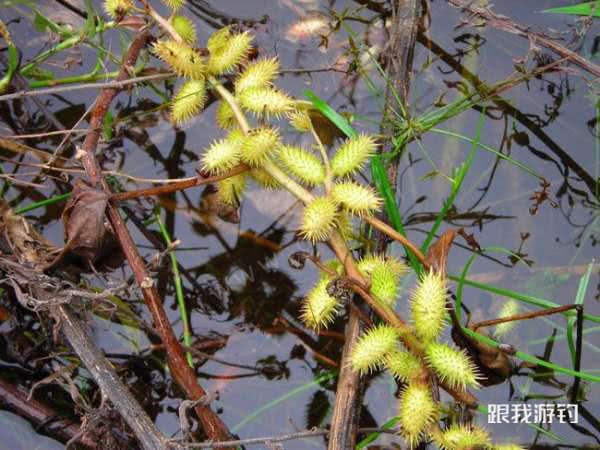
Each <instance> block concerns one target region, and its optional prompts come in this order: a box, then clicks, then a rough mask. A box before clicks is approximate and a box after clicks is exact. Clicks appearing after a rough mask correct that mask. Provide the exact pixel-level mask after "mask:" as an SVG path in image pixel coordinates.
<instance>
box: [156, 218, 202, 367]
mask: <svg viewBox="0 0 600 450" xmlns="http://www.w3.org/2000/svg"><path fill="white" fill-rule="evenodd" d="M154 220H155V221H156V223H157V225H158V228H159V229H160V233H161V234H162V237H163V239H164V240H165V244H167V248H168V247H169V246H171V245H172V244H173V242H172V241H171V237H170V236H169V232H168V230H167V228H166V227H165V225H164V224H163V223H162V220H160V214H159V213H158V210H155V211H154ZM169 258H170V259H171V271H172V272H173V283H174V285H175V296H176V298H177V307H178V309H179V317H181V322H182V323H183V343H184V344H185V346H186V347H188V348H189V347H191V346H192V333H191V330H190V321H189V317H188V313H187V308H186V306H185V298H184V295H183V284H182V283H181V276H180V275H179V264H178V262H177V255H176V254H175V252H174V251H170V252H169ZM185 356H186V359H187V362H188V364H189V365H190V367H194V360H193V358H192V354H191V353H190V352H186V354H185Z"/></svg>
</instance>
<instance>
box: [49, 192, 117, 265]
mask: <svg viewBox="0 0 600 450" xmlns="http://www.w3.org/2000/svg"><path fill="white" fill-rule="evenodd" d="M108 200H109V196H108V194H107V193H106V192H103V191H101V190H99V189H95V188H92V187H90V186H88V185H87V184H86V183H85V182H84V181H83V180H77V181H76V182H75V186H74V187H73V194H72V196H71V198H70V199H69V202H68V203H67V205H66V206H65V209H64V211H63V214H62V218H63V224H64V227H65V246H64V248H63V249H62V251H61V252H60V254H59V255H58V256H57V257H56V258H55V259H54V261H52V262H51V263H50V264H49V265H48V266H47V267H46V269H56V268H59V267H60V268H67V267H73V266H74V267H77V268H78V269H80V270H85V271H89V270H99V271H103V270H112V269H115V268H117V267H119V266H120V265H121V263H122V262H123V259H124V255H123V253H122V251H121V247H120V246H119V243H118V242H117V240H116V239H115V236H114V233H113V231H112V227H111V225H110V223H109V222H108V220H107V218H106V207H107V206H108Z"/></svg>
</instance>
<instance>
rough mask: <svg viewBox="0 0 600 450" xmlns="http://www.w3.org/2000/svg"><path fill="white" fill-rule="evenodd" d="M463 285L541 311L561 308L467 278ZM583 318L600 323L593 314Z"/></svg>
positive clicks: (551, 302)
mask: <svg viewBox="0 0 600 450" xmlns="http://www.w3.org/2000/svg"><path fill="white" fill-rule="evenodd" d="M448 278H450V279H451V280H453V281H456V282H459V281H460V280H461V278H460V277H457V276H456V275H450V276H449V277H448ZM463 283H464V284H465V285H466V286H471V287H474V288H477V289H481V290H483V291H487V292H491V293H493V294H497V295H500V296H502V297H509V298H513V299H515V300H518V301H520V302H523V303H529V304H530V305H535V306H539V307H540V308H543V309H548V308H556V307H557V306H562V305H560V304H558V303H555V302H553V301H550V300H546V299H543V298H539V297H534V296H533V295H527V294H523V293H521V292H516V291H512V290H510V289H504V288H499V287H497V286H491V285H487V284H484V283H479V282H477V281H473V280H469V279H467V278H465V279H463ZM561 314H563V315H565V316H567V317H571V316H574V315H575V312H574V311H565V312H564V313H561ZM583 318H584V319H585V320H589V321H590V322H594V323H600V316H595V315H593V314H588V313H584V314H583Z"/></svg>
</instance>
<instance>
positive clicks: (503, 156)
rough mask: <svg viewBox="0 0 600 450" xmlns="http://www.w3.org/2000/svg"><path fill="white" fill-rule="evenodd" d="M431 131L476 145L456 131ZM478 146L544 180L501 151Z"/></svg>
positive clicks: (432, 129) (484, 145) (436, 129)
mask: <svg viewBox="0 0 600 450" xmlns="http://www.w3.org/2000/svg"><path fill="white" fill-rule="evenodd" d="M429 131H431V132H432V133H437V134H442V135H444V136H451V137H453V138H456V139H461V140H463V141H467V142H470V143H471V144H474V143H475V139H471V138H470V137H468V136H463V135H462V134H460V133H455V132H454V131H450V130H444V129H442V128H431V129H430V130H429ZM478 145H479V147H480V148H482V149H483V150H485V151H487V152H490V153H492V154H493V155H496V156H497V157H498V158H500V159H502V160H504V161H506V162H508V163H510V164H512V165H514V166H516V167H518V168H519V169H521V170H523V171H525V172H527V173H528V174H530V175H532V176H534V177H536V178H540V179H541V178H542V176H541V175H540V174H539V173H537V172H536V171H535V170H533V169H531V168H530V167H527V166H526V165H525V164H523V163H522V162H520V161H517V160H516V159H514V158H511V157H510V156H508V155H505V154H504V153H502V152H501V151H499V150H497V149H495V148H493V147H490V146H489V145H486V144H483V143H481V142H479V143H478Z"/></svg>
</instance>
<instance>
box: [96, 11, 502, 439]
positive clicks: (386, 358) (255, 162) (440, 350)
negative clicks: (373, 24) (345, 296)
mask: <svg viewBox="0 0 600 450" xmlns="http://www.w3.org/2000/svg"><path fill="white" fill-rule="evenodd" d="M113 3H114V5H113V6H111V8H112V10H114V11H115V12H116V11H117V10H118V8H122V7H120V6H118V5H116V3H117V2H113ZM125 3H127V2H124V3H123V5H125ZM165 3H166V4H167V5H168V6H170V7H171V8H172V9H173V10H176V9H177V8H178V7H180V6H181V3H182V2H181V1H173V0H171V1H167V0H165ZM115 5H116V6H115ZM107 9H108V8H107ZM119 13H120V14H122V12H121V11H120V10H119ZM176 17H177V16H175V17H173V18H172V19H171V20H170V21H167V20H159V21H158V22H159V24H160V25H161V26H162V27H163V28H164V29H165V31H167V33H168V35H169V36H168V37H164V38H161V39H160V40H158V41H157V42H156V43H154V45H153V53H154V54H155V55H156V56H157V57H158V58H159V59H161V60H162V61H163V62H164V63H166V64H167V65H168V66H169V67H170V69H171V70H173V71H174V72H175V73H176V74H178V75H179V76H180V77H182V78H183V79H184V82H183V84H182V86H181V87H180V88H179V90H178V91H177V93H176V94H175V96H174V98H173V100H172V101H171V117H172V120H173V122H174V123H175V124H177V125H182V124H184V123H186V122H187V121H189V120H190V119H192V118H193V117H194V116H195V115H196V114H198V113H199V112H201V111H202V109H203V108H204V106H205V103H206V97H207V94H208V92H209V91H211V90H212V91H213V93H214V94H216V95H215V97H217V103H218V104H217V105H216V107H215V108H216V109H215V113H216V123H217V124H218V126H219V127H220V128H221V136H218V137H216V138H215V140H214V141H213V142H212V143H211V144H210V145H209V146H208V147H207V148H206V149H205V150H204V151H203V153H202V155H201V166H202V169H203V170H204V171H205V172H207V173H209V174H210V175H214V176H222V177H224V179H223V180H221V181H219V182H218V185H219V195H220V198H221V200H222V201H223V202H225V203H228V204H234V205H235V204H238V203H239V201H240V199H241V198H242V197H243V192H244V188H245V186H246V185H247V184H248V181H252V182H255V183H256V184H258V185H259V186H261V187H264V188H267V189H280V188H283V189H287V190H288V191H289V192H291V193H292V194H293V195H295V196H296V197H297V198H298V199H299V200H301V202H302V203H303V204H304V208H303V210H302V215H301V220H300V227H299V234H300V236H302V237H303V238H305V239H307V240H308V241H311V242H312V243H315V244H316V243H318V242H323V241H328V242H329V243H330V244H331V245H332V247H336V246H337V248H338V249H339V248H340V245H342V246H344V248H346V247H347V245H346V242H345V241H344V240H347V239H348V238H347V236H349V233H348V230H347V229H348V228H349V227H350V226H351V224H352V220H353V219H355V220H361V219H365V218H369V217H372V216H373V215H374V214H376V213H377V212H378V211H380V209H381V205H382V200H381V199H380V198H379V196H378V194H377V193H376V192H375V191H374V190H373V189H372V188H370V187H369V186H366V185H363V184H361V183H358V182H357V181H356V175H357V174H358V173H359V172H360V171H361V170H362V169H364V168H365V167H366V165H367V163H368V161H369V159H370V158H371V157H372V156H373V155H374V154H375V153H376V151H377V140H376V139H375V137H373V136H370V135H367V134H359V135H357V136H355V137H351V138H348V139H346V140H345V141H344V142H343V143H341V145H339V146H338V147H337V148H336V149H330V150H329V152H328V150H327V149H326V148H325V146H324V145H323V143H322V142H321V141H320V139H319V136H318V133H317V132H316V131H315V128H314V124H313V122H312V119H311V114H310V110H309V108H310V106H307V104H306V102H301V101H297V100H295V99H294V98H293V97H291V96H290V95H289V94H287V93H286V92H284V91H282V90H280V89H278V88H277V87H276V84H275V82H276V79H277V76H278V75H279V63H278V60H277V58H275V57H264V56H262V57H259V58H258V59H255V60H252V59H251V55H252V53H253V52H252V48H251V45H252V36H251V34H250V33H248V32H242V31H237V30H236V29H235V28H234V27H225V28H223V29H221V30H219V31H217V32H216V33H214V34H213V35H212V36H211V37H210V38H209V40H208V42H207V43H206V50H199V49H198V48H196V47H194V46H195V45H196V44H195V39H193V37H194V36H195V32H194V33H192V31H193V27H190V26H188V25H189V24H188V23H187V22H186V21H185V20H182V19H177V18H176ZM224 81H227V83H224ZM226 85H227V86H232V87H231V88H230V89H229V88H227V87H226ZM282 122H283V123H282ZM284 126H286V127H288V128H291V129H294V130H296V131H297V132H300V133H307V134H312V136H313V137H314V139H315V144H316V145H315V147H314V148H305V147H300V146H297V145H294V144H292V143H288V142H285V141H284V139H283V135H282V133H281V132H280V131H279V130H282V129H284ZM329 153H332V156H331V158H330V157H329ZM236 168H242V172H241V173H240V170H237V171H236V174H235V175H234V176H230V177H227V174H228V173H229V172H230V171H232V170H234V169H236ZM340 239H342V240H343V242H342V244H340ZM342 254H343V252H342ZM338 257H339V258H340V261H343V263H344V264H346V263H347V261H346V260H344V258H342V257H341V256H340V254H339V252H338ZM328 270H329V271H327V272H326V273H325V274H324V275H323V276H321V277H320V279H319V280H318V281H317V283H316V285H315V286H314V288H313V289H311V290H310V292H309V293H308V295H307V296H306V298H305V299H304V303H303V305H302V307H301V314H300V316H301V319H302V320H303V322H304V323H305V324H306V325H307V326H308V327H310V328H312V329H315V330H318V329H320V328H325V327H327V326H328V325H330V324H331V323H332V322H333V321H334V320H335V318H336V317H337V316H338V315H339V314H338V313H339V312H340V311H341V310H342V306H343V305H342V304H341V303H340V300H338V299H337V298H336V296H335V295H334V293H333V292H330V290H329V286H330V283H331V282H332V281H334V280H335V278H336V277H338V276H346V273H345V270H344V268H343V266H342V264H341V263H338V264H337V265H336V266H335V267H329V269H328ZM356 270H357V271H358V272H359V274H360V276H362V277H363V278H364V280H366V282H367V290H368V294H369V295H370V296H372V299H373V301H374V302H377V303H378V304H381V305H384V306H385V307H386V308H393V306H394V305H395V303H396V301H397V300H398V298H399V297H400V289H399V282H400V279H401V277H402V276H403V275H404V274H405V273H406V272H407V270H408V269H407V267H406V266H405V265H404V264H403V263H401V262H400V261H398V260H396V259H394V258H391V257H387V256H384V255H367V256H365V257H364V258H363V259H362V260H360V261H359V262H358V265H357V267H356ZM446 289H447V286H446V282H445V280H444V279H443V278H442V277H441V276H440V275H437V274H434V273H427V274H425V275H424V276H423V277H422V278H421V279H420V280H419V282H418V285H417V288H416V290H415V292H414V293H413V295H412V298H411V301H410V306H411V323H412V324H413V325H414V328H412V329H411V328H409V327H408V326H407V327H405V328H402V327H400V329H398V328H396V327H392V326H390V325H375V326H373V327H372V328H371V329H369V330H367V331H366V332H365V333H364V334H363V336H362V338H360V339H359V341H358V342H356V343H355V344H354V346H353V351H352V354H351V356H350V361H349V364H351V366H352V367H353V368H354V370H356V371H358V372H360V373H361V374H363V375H366V374H369V373H372V372H373V371H376V370H380V369H387V370H389V371H390V372H391V373H392V375H393V376H394V377H396V378H397V379H398V380H400V381H402V382H403V383H405V387H404V389H403V391H402V396H401V399H400V404H399V415H400V417H401V430H400V433H401V434H402V435H403V436H404V438H405V439H406V441H407V442H408V443H409V445H410V446H411V447H414V446H416V445H417V444H418V443H420V442H422V441H423V440H424V439H430V440H433V441H434V442H436V443H437V444H438V446H440V447H441V448H443V449H448V450H458V449H460V448H464V446H465V445H467V446H469V445H471V444H473V445H475V446H479V445H482V446H484V447H486V448H488V447H490V446H491V445H492V444H490V441H489V438H488V436H487V434H486V433H485V432H479V429H477V428H473V427H467V426H463V425H460V426H459V425H452V426H451V427H450V428H448V429H447V430H445V431H442V430H441V429H440V428H439V420H440V419H441V418H442V411H443V410H444V409H443V407H442V404H441V403H440V402H439V401H437V400H434V398H433V396H432V386H431V381H430V379H431V374H434V375H435V376H436V377H437V378H438V379H439V380H441V381H442V383H445V385H447V386H450V387H451V388H455V389H459V390H460V389H465V388H466V387H477V386H478V383H477V379H478V377H479V375H478V374H477V372H476V370H475V368H474V365H473V363H472V362H471V361H470V359H469V357H468V356H467V355H466V354H465V353H464V352H461V351H458V350H456V349H454V348H452V347H451V346H449V345H447V344H445V343H442V342H439V340H440V337H441V333H442V331H443V330H444V327H445V324H446V320H447V317H446V316H447V311H446ZM406 333H411V334H412V335H413V336H414V338H415V339H416V340H418V341H419V342H420V343H422V350H419V351H415V350H414V349H413V348H411V347H410V346H407V347H403V344H402V342H405V338H406V336H405V334H406Z"/></svg>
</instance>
